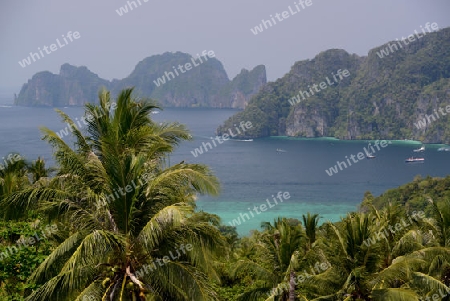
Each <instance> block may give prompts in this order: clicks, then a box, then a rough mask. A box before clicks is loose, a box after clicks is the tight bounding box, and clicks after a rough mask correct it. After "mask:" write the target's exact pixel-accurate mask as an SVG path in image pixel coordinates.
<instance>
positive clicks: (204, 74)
mask: <svg viewBox="0 0 450 301" xmlns="http://www.w3.org/2000/svg"><path fill="white" fill-rule="evenodd" d="M214 56H215V55H214V53H213V52H212V53H211V57H209V56H208V55H205V56H201V59H202V60H201V61H200V59H199V58H198V57H191V55H189V54H187V53H182V52H175V53H170V52H166V53H164V54H161V55H153V56H151V57H148V58H145V59H144V60H142V61H140V62H139V63H138V64H137V65H136V67H135V69H134V70H133V72H132V73H131V74H130V75H129V76H128V77H126V78H124V79H122V80H117V79H115V80H113V81H111V82H110V81H107V80H103V79H101V78H99V77H98V76H97V75H96V74H94V73H92V72H90V71H89V70H88V69H87V68H86V67H74V66H71V65H69V64H64V65H62V66H61V71H60V74H59V75H57V74H52V73H50V72H48V71H45V72H40V73H37V74H35V75H34V76H33V78H32V79H30V80H29V81H28V83H26V84H24V85H23V87H22V89H21V91H20V93H19V95H18V97H17V99H16V100H15V103H16V104H17V105H22V106H67V105H74V106H81V105H84V104H85V103H95V102H96V101H97V93H98V91H99V89H100V88H102V87H105V88H107V89H110V90H111V91H112V93H113V94H114V95H116V94H118V93H119V92H120V90H122V89H124V88H128V87H135V92H136V93H138V94H139V95H142V96H145V97H151V98H152V99H155V100H157V101H158V102H159V103H160V104H161V105H163V106H165V107H215V108H244V107H245V106H246V105H247V102H248V100H249V99H250V98H251V96H253V95H254V94H256V93H257V92H258V91H259V89H260V88H261V87H262V86H263V85H264V84H265V83H266V81H267V80H266V70H265V67H264V66H263V65H260V66H257V67H255V68H254V69H253V70H251V71H248V70H245V69H243V70H242V72H241V73H240V74H238V75H237V76H236V77H235V78H234V79H233V80H231V81H230V80H229V79H228V75H227V73H226V72H225V69H224V68H223V65H222V63H221V62H220V61H219V60H218V59H216V58H215V57H214ZM193 60H195V64H194V63H193ZM186 64H190V65H191V66H190V69H189V70H187V69H184V68H183V66H185V65H186ZM179 66H182V69H181V70H183V72H182V71H180V69H179ZM175 70H176V71H175ZM177 74H178V75H177Z"/></svg>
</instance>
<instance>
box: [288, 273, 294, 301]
mask: <svg viewBox="0 0 450 301" xmlns="http://www.w3.org/2000/svg"><path fill="white" fill-rule="evenodd" d="M289 301H295V273H294V271H291V275H290V277H289Z"/></svg>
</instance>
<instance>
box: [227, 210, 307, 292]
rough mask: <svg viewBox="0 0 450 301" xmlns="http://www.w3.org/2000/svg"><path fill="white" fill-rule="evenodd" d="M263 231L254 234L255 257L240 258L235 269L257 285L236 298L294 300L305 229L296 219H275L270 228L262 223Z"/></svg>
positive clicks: (269, 224)
mask: <svg viewBox="0 0 450 301" xmlns="http://www.w3.org/2000/svg"><path fill="white" fill-rule="evenodd" d="M261 227H262V228H263V229H264V230H265V231H264V232H262V233H255V234H254V239H255V240H256V243H255V244H254V249H252V252H253V250H254V251H255V252H254V256H251V257H250V258H246V259H244V258H243V259H241V260H240V261H238V263H237V264H236V267H235V271H234V272H235V274H236V273H238V272H241V273H242V272H246V273H252V274H253V275H255V277H256V278H257V279H258V280H259V281H261V282H260V283H259V285H257V286H256V287H254V288H251V289H249V290H248V291H247V292H246V293H244V294H242V295H240V296H239V300H259V299H260V298H261V296H262V295H264V294H265V295H266V296H268V297H269V298H268V299H267V300H282V301H285V300H289V301H293V300H295V281H294V279H295V268H296V266H297V263H298V258H299V256H300V255H301V253H300V252H299V250H300V249H301V248H302V247H303V246H304V244H305V234H304V230H303V228H302V226H301V224H300V222H299V221H298V220H292V219H286V218H277V219H276V220H275V221H274V223H273V225H272V224H271V223H268V222H264V223H262V224H261Z"/></svg>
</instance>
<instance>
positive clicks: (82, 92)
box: [16, 64, 110, 106]
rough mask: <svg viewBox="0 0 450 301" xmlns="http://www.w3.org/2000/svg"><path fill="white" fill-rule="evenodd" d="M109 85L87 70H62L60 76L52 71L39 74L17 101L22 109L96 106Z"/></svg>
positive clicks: (66, 66)
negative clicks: (87, 104) (28, 107)
mask: <svg viewBox="0 0 450 301" xmlns="http://www.w3.org/2000/svg"><path fill="white" fill-rule="evenodd" d="M109 85H110V83H109V81H107V80H103V79H101V78H99V77H98V76H97V75H96V74H94V73H92V72H90V71H89V70H88V69H87V68H86V67H74V66H71V65H69V64H64V65H62V66H61V70H60V73H59V75H56V74H53V73H50V72H48V71H44V72H39V73H37V74H35V75H34V76H33V77H32V78H31V79H30V80H29V81H28V83H26V84H24V85H23V86H22V89H21V90H20V93H19V95H18V97H17V99H16V104H17V105H22V106H67V105H70V106H77V105H83V104H85V103H87V102H95V101H96V99H97V93H98V90H99V88H100V87H102V86H103V87H106V88H109Z"/></svg>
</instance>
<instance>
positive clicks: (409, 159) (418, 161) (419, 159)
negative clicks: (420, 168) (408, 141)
mask: <svg viewBox="0 0 450 301" xmlns="http://www.w3.org/2000/svg"><path fill="white" fill-rule="evenodd" d="M424 161H425V158H414V157H411V158H408V159H406V160H405V162H406V163H423V162H424Z"/></svg>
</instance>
